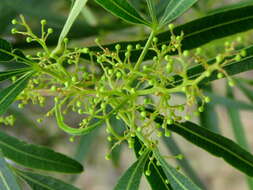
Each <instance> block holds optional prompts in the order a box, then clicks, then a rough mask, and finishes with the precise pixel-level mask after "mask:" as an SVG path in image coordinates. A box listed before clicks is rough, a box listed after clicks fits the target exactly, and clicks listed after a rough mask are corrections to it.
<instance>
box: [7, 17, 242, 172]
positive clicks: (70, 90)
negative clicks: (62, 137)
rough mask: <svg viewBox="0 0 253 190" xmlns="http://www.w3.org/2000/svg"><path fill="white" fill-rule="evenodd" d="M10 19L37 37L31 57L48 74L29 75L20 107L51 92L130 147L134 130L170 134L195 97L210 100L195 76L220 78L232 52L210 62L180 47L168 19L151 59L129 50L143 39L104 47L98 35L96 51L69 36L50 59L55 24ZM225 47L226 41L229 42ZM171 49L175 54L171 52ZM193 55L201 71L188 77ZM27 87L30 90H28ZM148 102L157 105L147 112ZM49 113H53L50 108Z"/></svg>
mask: <svg viewBox="0 0 253 190" xmlns="http://www.w3.org/2000/svg"><path fill="white" fill-rule="evenodd" d="M12 23H13V24H20V25H22V26H24V27H25V28H26V31H25V32H21V31H17V30H16V29H13V32H14V33H20V34H24V35H26V36H28V37H27V39H26V40H27V42H28V43H30V42H32V41H37V42H39V43H40V44H41V45H42V47H43V48H44V50H45V51H44V52H39V53H38V54H37V55H36V59H35V58H34V57H33V59H34V60H37V61H38V65H39V66H40V67H41V70H43V71H44V72H45V73H46V75H47V77H45V73H43V75H42V74H41V75H39V76H36V77H34V78H33V79H32V80H31V82H30V83H29V85H28V88H27V89H26V90H25V91H24V92H23V93H22V94H21V96H20V98H21V104H20V107H23V105H24V104H26V103H27V102H28V100H32V101H33V102H36V101H38V102H39V104H41V105H43V104H44V102H45V98H44V96H43V94H46V95H50V96H54V97H55V103H56V104H61V105H64V107H65V108H66V109H65V110H64V111H63V112H67V111H69V110H71V111H73V112H75V113H77V114H79V115H80V116H82V119H81V121H80V123H79V127H80V129H83V128H85V127H88V126H89V124H90V123H91V121H92V120H94V119H100V120H103V121H105V123H106V125H107V128H106V132H107V133H108V137H107V140H108V141H109V142H111V143H114V142H115V145H117V144H119V143H121V142H123V141H127V143H128V146H129V148H133V147H134V138H133V137H135V136H137V135H138V134H141V135H142V136H143V137H144V138H145V139H146V140H147V141H148V142H151V143H150V144H152V143H153V144H155V143H154V141H155V139H154V136H153V135H152V134H156V135H157V136H158V137H161V136H163V135H164V136H167V137H168V136H170V131H169V130H168V128H167V125H172V124H173V123H175V122H180V121H182V120H190V119H191V117H192V112H191V111H190V110H191V109H193V107H194V105H196V104H197V103H198V101H197V100H198V97H200V98H201V101H202V103H201V105H200V106H199V108H198V110H197V112H203V111H204V105H205V104H206V103H208V102H210V101H211V100H210V98H209V97H207V96H205V95H204V94H203V92H202V91H201V90H200V89H199V86H198V85H199V82H201V81H202V80H203V79H205V78H207V77H210V76H211V75H212V74H213V73H214V72H216V71H218V73H217V77H218V78H222V77H224V76H226V77H228V76H227V74H226V72H225V71H224V70H223V69H222V68H223V66H224V65H225V64H227V59H225V58H227V57H228V56H229V55H230V54H229V53H228V51H227V52H226V54H224V55H223V54H221V55H218V56H217V57H216V60H215V63H214V64H212V65H208V64H207V61H206V58H205V57H203V56H202V55H201V54H202V50H201V49H200V48H198V49H197V50H196V52H189V51H187V50H186V51H182V49H181V44H182V40H183V37H184V35H183V32H182V33H181V34H180V35H178V36H176V35H175V34H174V33H173V29H174V25H172V24H170V25H169V30H170V31H171V36H170V43H169V44H163V45H160V44H159V39H158V38H157V37H154V38H153V39H152V42H151V44H152V45H151V47H150V48H149V50H151V51H154V52H156V55H155V56H154V57H153V59H152V60H150V61H147V62H143V61H142V62H141V63H140V65H141V66H140V67H136V64H135V63H133V62H132V59H131V58H132V57H131V56H132V54H133V51H136V50H142V48H145V47H142V45H141V44H136V45H135V46H133V45H131V44H129V45H127V46H125V47H124V48H123V47H121V45H120V44H117V45H116V46H115V48H114V49H113V50H109V49H104V48H103V47H102V46H101V45H100V43H99V40H96V43H97V44H98V45H99V46H101V49H102V51H101V52H98V53H94V52H92V51H91V50H89V49H88V48H75V49H73V50H68V49H67V48H66V47H67V43H68V39H64V43H65V51H63V55H62V56H59V57H58V58H56V59H54V60H53V61H52V62H51V60H50V56H48V55H50V52H48V48H47V47H46V43H45V40H46V38H47V37H48V35H50V34H51V33H52V32H53V30H52V29H51V28H49V29H48V30H47V32H45V25H46V21H45V20H42V21H41V26H42V36H41V37H40V38H39V37H37V36H35V35H34V34H33V33H32V32H31V29H30V28H29V26H28V25H27V24H26V22H25V21H24V18H23V17H21V22H19V21H17V20H13V21H12ZM226 47H230V45H229V44H227V45H226ZM122 52H123V53H122ZM175 52H177V53H178V54H177V55H175ZM81 54H84V55H85V56H87V55H88V56H90V57H91V60H92V61H91V64H85V63H84V64H79V63H80V62H81V58H80V57H81V56H80V55H81ZM172 55H173V56H172ZM245 55H246V53H245V52H244V51H242V52H240V54H239V55H238V54H237V55H235V56H234V57H232V58H231V60H233V61H240V60H241V58H243V57H244V56H245ZM231 60H230V61H231ZM194 61H197V62H198V64H200V65H202V66H203V68H204V69H205V71H204V72H203V73H202V74H200V75H199V76H197V77H196V78H193V79H192V78H190V77H189V76H188V73H187V72H188V69H189V68H190V67H191V66H192V63H193V62H194ZM95 62H96V63H95ZM56 63H57V64H56ZM63 63H67V64H69V65H73V66H72V67H71V69H72V70H71V69H69V70H67V69H65V68H64V67H63V66H62V65H63ZM48 75H49V76H51V77H48ZM229 80H230V78H229ZM230 81H232V80H230ZM230 83H232V82H230ZM31 91H32V92H33V93H30V92H31ZM178 93H180V94H182V93H183V94H184V95H185V97H186V98H185V101H184V102H183V103H182V102H181V103H175V101H174V98H173V97H174V96H176V95H177V94H178ZM31 94H33V95H31ZM35 97H36V99H35ZM36 103H37V102H36ZM148 108H152V109H154V110H155V111H154V112H153V113H150V111H149V110H148ZM48 113H49V114H48V115H51V112H48ZM161 113H162V114H163V115H164V121H163V123H162V125H157V124H155V122H154V121H155V119H156V117H157V116H158V115H159V114H161ZM112 116H114V117H116V118H118V119H120V120H122V121H124V122H125V123H126V125H127V126H128V127H127V129H126V130H125V132H124V133H123V134H118V133H117V132H116V130H114V129H113V127H112V126H111V123H110V118H111V117H112ZM161 131H163V132H161ZM113 147H114V146H113ZM143 152H144V150H140V152H139V154H142V153H143ZM178 158H180V157H178ZM106 159H110V154H108V155H107V156H106ZM152 163H153V159H152V156H151V159H150V163H149V165H148V169H147V171H146V172H145V174H146V175H150V174H151V173H150V165H151V164H152Z"/></svg>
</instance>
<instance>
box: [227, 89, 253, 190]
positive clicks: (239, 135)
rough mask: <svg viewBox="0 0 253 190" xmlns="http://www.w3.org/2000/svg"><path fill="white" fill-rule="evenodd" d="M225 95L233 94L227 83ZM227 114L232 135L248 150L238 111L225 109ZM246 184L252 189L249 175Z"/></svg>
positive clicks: (252, 183) (252, 181) (230, 95)
mask: <svg viewBox="0 0 253 190" xmlns="http://www.w3.org/2000/svg"><path fill="white" fill-rule="evenodd" d="M227 96H228V97H229V98H232V99H234V94H233V91H232V88H231V87H229V86H228V85H227ZM227 112H228V116H229V118H230V121H231V128H232V130H233V133H234V136H235V139H236V141H237V142H238V144H239V145H240V146H242V147H243V148H245V149H246V150H250V148H249V145H248V140H247V137H246V134H245V131H244V126H243V124H242V121H241V118H240V113H239V111H238V110H237V109H233V108H232V109H231V108H230V109H227ZM246 180H247V183H248V186H249V189H250V190H253V179H252V178H251V177H248V176H247V177H246Z"/></svg>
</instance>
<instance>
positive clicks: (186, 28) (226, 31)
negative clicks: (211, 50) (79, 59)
mask: <svg viewBox="0 0 253 190" xmlns="http://www.w3.org/2000/svg"><path fill="white" fill-rule="evenodd" d="M252 28H253V5H248V6H244V7H239V8H236V9H229V10H225V11H223V12H218V13H216V14H212V15H208V16H205V17H202V18H199V19H196V20H193V21H191V22H188V23H186V24H183V25H180V26H178V27H176V28H175V29H174V33H175V34H176V35H180V33H181V32H182V31H183V32H184V39H183V41H182V49H183V50H190V49H194V48H196V47H199V46H202V45H204V44H206V43H209V42H211V41H213V40H216V39H220V38H223V37H227V36H230V35H233V34H237V33H240V32H244V31H247V30H250V29H252ZM170 36H171V34H170V32H169V31H166V32H163V33H161V34H159V35H157V38H158V39H159V41H158V46H162V45H163V44H169V42H170ZM146 41H147V39H146V40H140V41H129V42H117V43H113V44H109V45H105V46H103V47H104V48H108V49H109V50H111V51H114V50H115V45H116V44H120V45H121V47H122V48H121V49H122V50H121V51H120V56H122V57H123V56H124V53H125V51H126V49H127V45H129V44H131V45H133V47H135V46H136V44H141V45H142V46H144V45H145V42H146ZM90 49H91V50H92V51H101V48H100V47H98V46H96V47H90ZM140 53H141V50H138V49H133V50H132V51H131V61H133V62H135V61H137V60H138V57H139V55H140ZM155 55H156V54H155V52H153V51H152V50H149V52H148V53H147V55H146V57H145V59H146V60H148V59H152V58H153V57H154V56H155ZM83 57H84V58H86V59H90V57H88V56H85V55H83Z"/></svg>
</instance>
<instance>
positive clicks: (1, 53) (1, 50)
mask: <svg viewBox="0 0 253 190" xmlns="http://www.w3.org/2000/svg"><path fill="white" fill-rule="evenodd" d="M11 51H12V46H11V44H10V43H9V42H7V41H6V40H3V39H1V38H0V62H1V61H10V60H12V59H13V57H12V56H11V55H9V54H8V53H5V52H11Z"/></svg>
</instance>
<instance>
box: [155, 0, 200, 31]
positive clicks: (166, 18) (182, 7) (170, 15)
mask: <svg viewBox="0 0 253 190" xmlns="http://www.w3.org/2000/svg"><path fill="white" fill-rule="evenodd" d="M196 2H197V0H170V1H168V4H167V7H166V9H165V12H164V15H163V17H162V19H161V21H160V26H164V25H166V24H168V23H170V22H172V21H173V20H175V19H176V18H177V17H179V16H180V15H182V14H183V13H184V12H185V11H187V10H188V9H189V8H190V7H191V6H192V5H193V4H194V3H196Z"/></svg>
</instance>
